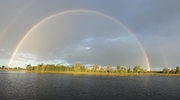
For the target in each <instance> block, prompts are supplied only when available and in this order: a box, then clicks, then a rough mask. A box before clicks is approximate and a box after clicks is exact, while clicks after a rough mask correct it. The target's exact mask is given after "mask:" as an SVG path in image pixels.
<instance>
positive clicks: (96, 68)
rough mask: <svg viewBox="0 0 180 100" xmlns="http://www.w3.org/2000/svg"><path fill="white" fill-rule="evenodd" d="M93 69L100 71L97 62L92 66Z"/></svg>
mask: <svg viewBox="0 0 180 100" xmlns="http://www.w3.org/2000/svg"><path fill="white" fill-rule="evenodd" d="M92 71H93V72H98V71H99V66H98V65H97V64H94V65H93V66H92Z"/></svg>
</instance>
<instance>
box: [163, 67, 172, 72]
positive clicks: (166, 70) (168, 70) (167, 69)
mask: <svg viewBox="0 0 180 100" xmlns="http://www.w3.org/2000/svg"><path fill="white" fill-rule="evenodd" d="M162 72H163V73H169V72H170V69H169V68H167V67H165V68H164V69H163V71H162Z"/></svg>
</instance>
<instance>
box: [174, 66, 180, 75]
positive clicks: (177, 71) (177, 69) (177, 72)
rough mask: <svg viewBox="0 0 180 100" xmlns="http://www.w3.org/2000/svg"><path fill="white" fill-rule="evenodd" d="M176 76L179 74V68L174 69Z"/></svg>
mask: <svg viewBox="0 0 180 100" xmlns="http://www.w3.org/2000/svg"><path fill="white" fill-rule="evenodd" d="M175 73H176V74H179V73H180V68H179V66H177V67H176V72H175Z"/></svg>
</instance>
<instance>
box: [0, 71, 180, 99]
mask: <svg viewBox="0 0 180 100" xmlns="http://www.w3.org/2000/svg"><path fill="white" fill-rule="evenodd" d="M0 99H1V100H9V99H12V100H13V99H14V100H24V99H25V100H52V99H53V100H72V99H73V100H80V99H82V100H85V99H90V100H179V99H180V77H178V76H93V75H79V76H78V75H67V74H37V73H16V72H5V71H0Z"/></svg>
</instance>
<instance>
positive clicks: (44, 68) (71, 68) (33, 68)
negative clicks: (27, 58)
mask: <svg viewBox="0 0 180 100" xmlns="http://www.w3.org/2000/svg"><path fill="white" fill-rule="evenodd" d="M26 70H27V71H57V72H65V71H73V72H102V73H148V72H149V71H147V70H145V69H142V68H141V66H134V68H133V69H131V68H128V69H127V68H125V67H123V66H117V67H116V69H114V68H113V67H111V66H106V67H105V66H104V67H100V66H99V65H97V64H94V65H92V66H90V67H88V68H86V67H85V66H83V65H82V64H81V63H80V62H76V63H75V64H74V65H73V66H64V65H60V64H56V65H55V64H46V65H45V64H38V65H37V66H31V64H29V65H27V66H26Z"/></svg>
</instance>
